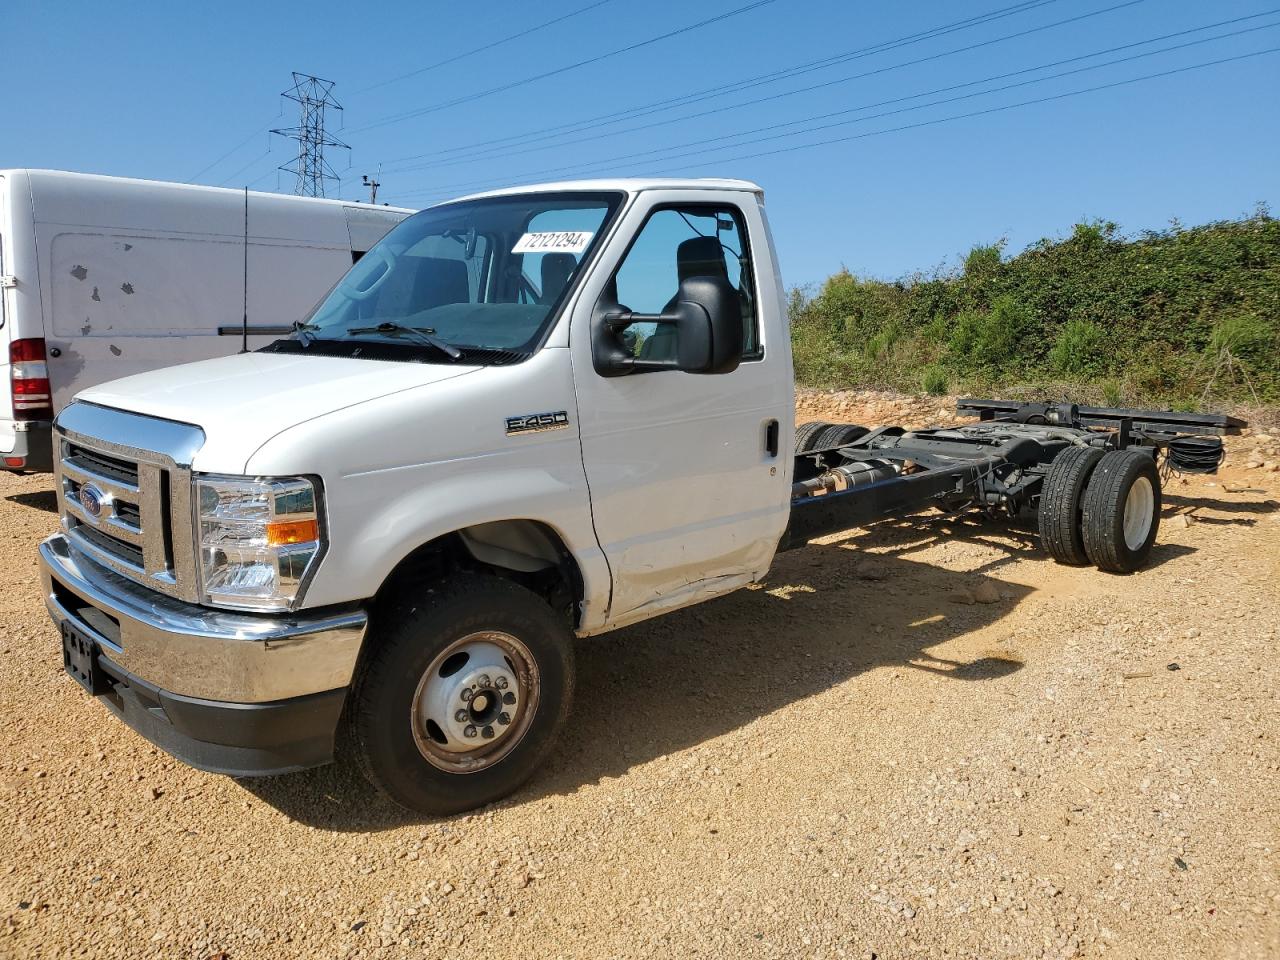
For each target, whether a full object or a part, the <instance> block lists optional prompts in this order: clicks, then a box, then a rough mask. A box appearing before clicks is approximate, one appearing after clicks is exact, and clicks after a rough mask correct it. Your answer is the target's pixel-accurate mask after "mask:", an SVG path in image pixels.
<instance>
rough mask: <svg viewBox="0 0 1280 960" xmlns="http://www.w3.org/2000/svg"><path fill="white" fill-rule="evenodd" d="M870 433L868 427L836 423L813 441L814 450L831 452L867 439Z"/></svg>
mask: <svg viewBox="0 0 1280 960" xmlns="http://www.w3.org/2000/svg"><path fill="white" fill-rule="evenodd" d="M867 433H868V430H867V428H866V427H860V426H858V425H857V424H853V423H836V424H832V425H831V426H829V427H827V429H825V430H823V431H822V432H821V433H819V434H818V436H817V437H816V438H815V439H814V441H813V449H814V450H831V449H834V448H836V447H843V446H845V445H846V444H850V443H853V442H854V441H855V440H859V439H861V438H862V437H865V436H866V435H867Z"/></svg>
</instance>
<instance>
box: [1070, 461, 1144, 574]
mask: <svg viewBox="0 0 1280 960" xmlns="http://www.w3.org/2000/svg"><path fill="white" fill-rule="evenodd" d="M1160 505H1161V498H1160V471H1159V470H1157V469H1156V463H1155V460H1153V459H1152V458H1151V457H1149V456H1147V455H1146V454H1144V453H1140V452H1139V451H1137V450H1113V451H1111V452H1110V453H1108V454H1106V455H1105V456H1104V457H1103V458H1102V459H1101V460H1100V461H1098V466H1097V469H1095V470H1094V471H1093V476H1092V477H1090V478H1089V484H1088V486H1087V487H1085V491H1084V500H1083V502H1082V504H1081V516H1080V527H1081V530H1082V532H1083V533H1084V549H1085V552H1086V553H1087V554H1088V555H1089V559H1090V560H1092V561H1093V564H1094V566H1096V567H1097V568H1098V569H1099V570H1108V571H1110V572H1112V573H1132V572H1133V571H1134V570H1137V569H1138V568H1140V567H1141V566H1142V565H1143V564H1144V563H1146V562H1147V557H1148V556H1149V555H1150V554H1151V548H1152V546H1154V545H1155V542H1156V533H1157V531H1158V530H1159V529H1160Z"/></svg>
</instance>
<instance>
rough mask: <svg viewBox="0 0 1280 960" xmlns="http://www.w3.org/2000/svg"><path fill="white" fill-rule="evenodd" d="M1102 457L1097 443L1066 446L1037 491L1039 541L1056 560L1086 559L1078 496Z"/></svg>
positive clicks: (1072, 562) (1078, 562) (1079, 563)
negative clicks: (1038, 494)
mask: <svg viewBox="0 0 1280 960" xmlns="http://www.w3.org/2000/svg"><path fill="white" fill-rule="evenodd" d="M1102 457H1103V451H1101V450H1099V449H1098V448H1097V447H1068V448H1067V449H1066V450H1063V451H1062V452H1061V453H1060V454H1058V456H1057V457H1056V458H1054V461H1053V463H1051V464H1049V473H1048V475H1047V476H1046V477H1045V478H1044V486H1043V487H1042V488H1041V491H1040V515H1039V517H1038V521H1039V525H1040V542H1041V544H1042V545H1043V546H1044V549H1045V552H1046V553H1047V554H1049V556H1051V557H1053V559H1054V560H1056V561H1057V562H1058V563H1066V564H1070V565H1072V566H1076V567H1083V566H1085V565H1086V564H1088V563H1089V554H1088V553H1086V552H1085V549H1084V534H1083V532H1082V531H1081V524H1080V516H1081V498H1082V496H1083V494H1084V489H1085V485H1086V484H1087V483H1088V482H1089V477H1090V476H1091V475H1092V474H1093V471H1094V469H1095V468H1096V467H1097V466H1098V461H1099V460H1101V459H1102Z"/></svg>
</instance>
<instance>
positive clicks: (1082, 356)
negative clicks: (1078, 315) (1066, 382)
mask: <svg viewBox="0 0 1280 960" xmlns="http://www.w3.org/2000/svg"><path fill="white" fill-rule="evenodd" d="M1049 360H1050V362H1051V363H1052V365H1053V368H1054V369H1055V370H1057V371H1058V372H1059V373H1063V374H1066V375H1067V376H1069V377H1080V378H1083V379H1087V378H1090V377H1093V376H1095V375H1097V374H1099V373H1101V372H1102V371H1103V370H1105V369H1106V363H1107V332H1106V331H1105V330H1103V329H1102V327H1100V326H1099V325H1098V324H1096V323H1094V322H1093V321H1092V320H1076V319H1071V320H1068V321H1067V322H1066V323H1064V324H1063V325H1062V329H1061V330H1060V331H1059V332H1058V337H1057V339H1056V340H1054V342H1053V347H1052V348H1051V349H1050V350H1049Z"/></svg>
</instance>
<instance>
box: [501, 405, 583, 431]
mask: <svg viewBox="0 0 1280 960" xmlns="http://www.w3.org/2000/svg"><path fill="white" fill-rule="evenodd" d="M567 426H569V411H568V410H557V411H555V412H554V413H526V414H525V415H524V416H521V417H507V436H509V437H510V436H514V435H515V434H518V433H541V432H543V431H544V430H563V429H564V428H565V427H567Z"/></svg>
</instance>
